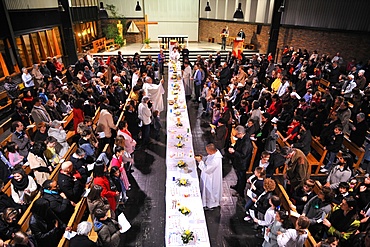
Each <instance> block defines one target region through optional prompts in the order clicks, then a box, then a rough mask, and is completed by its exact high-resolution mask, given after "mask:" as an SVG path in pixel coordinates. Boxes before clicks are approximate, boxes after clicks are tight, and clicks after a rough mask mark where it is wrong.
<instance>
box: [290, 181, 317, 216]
mask: <svg viewBox="0 0 370 247" xmlns="http://www.w3.org/2000/svg"><path fill="white" fill-rule="evenodd" d="M314 186H315V181H314V180H313V179H307V180H306V181H305V182H304V185H303V186H299V187H298V188H297V189H296V190H294V191H293V194H292V196H291V199H292V201H293V204H294V205H293V206H295V207H296V210H297V212H298V213H300V214H302V211H303V208H304V205H306V203H307V202H308V201H309V200H311V198H313V197H314V196H315V195H316V193H315V192H314V191H313V187H314Z"/></svg>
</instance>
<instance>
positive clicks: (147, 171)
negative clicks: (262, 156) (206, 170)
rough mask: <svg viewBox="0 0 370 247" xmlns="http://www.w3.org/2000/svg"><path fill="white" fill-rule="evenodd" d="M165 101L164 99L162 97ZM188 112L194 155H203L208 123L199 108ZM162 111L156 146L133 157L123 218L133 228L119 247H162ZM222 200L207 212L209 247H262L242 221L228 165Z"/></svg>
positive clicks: (163, 170)
mask: <svg viewBox="0 0 370 247" xmlns="http://www.w3.org/2000/svg"><path fill="white" fill-rule="evenodd" d="M164 98H166V96H164ZM188 111H189V117H190V122H191V126H192V135H193V142H194V143H193V144H194V152H196V153H200V154H204V155H205V154H206V153H205V145H206V144H207V143H208V142H209V140H210V135H209V130H210V129H209V127H208V124H207V119H205V118H203V117H202V116H201V113H202V107H201V106H199V107H198V104H195V103H193V102H191V101H189V102H188ZM165 112H166V110H164V111H163V113H162V116H161V120H162V124H163V129H162V133H161V138H160V141H159V142H156V141H154V140H152V141H153V142H152V144H150V146H149V148H148V149H146V150H145V151H140V152H138V153H136V154H135V160H136V165H135V168H134V169H135V172H134V173H132V177H131V178H130V179H131V182H132V190H131V191H129V192H128V196H129V201H128V205H127V207H126V211H125V214H126V216H127V218H128V220H129V221H130V222H131V224H132V228H131V229H130V230H129V231H128V232H127V233H126V234H125V241H124V242H125V243H124V244H122V246H130V247H131V246H132V247H133V246H135V247H141V246H142V247H161V246H164V227H165V220H164V219H165V197H164V196H165V176H166V169H165V152H166V147H165V143H166V136H165V129H166V122H165V115H164V114H165ZM223 177H224V179H223V198H222V205H221V207H220V208H218V209H216V210H214V211H206V212H205V214H206V220H207V226H208V232H209V237H210V241H211V246H212V247H224V246H225V247H226V246H227V247H239V246H240V247H242V246H243V247H244V246H251V247H253V246H261V243H262V241H261V240H260V239H257V238H255V233H256V231H255V230H253V228H252V227H251V225H250V224H248V223H246V222H244V221H243V217H244V210H243V205H242V203H243V202H242V201H241V200H240V199H238V198H237V197H233V196H232V195H231V194H232V191H231V190H230V188H229V187H230V185H233V184H235V180H236V176H235V173H234V171H233V170H232V168H231V165H229V164H226V163H225V164H224V165H223Z"/></svg>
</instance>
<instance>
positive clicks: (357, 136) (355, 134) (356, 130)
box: [349, 112, 369, 147]
mask: <svg viewBox="0 0 370 247" xmlns="http://www.w3.org/2000/svg"><path fill="white" fill-rule="evenodd" d="M351 125H352V124H351ZM368 128H369V127H368V125H367V123H366V121H365V114H364V113H362V112H360V113H359V114H357V115H356V122H355V124H353V125H352V126H351V134H350V136H349V139H350V140H351V141H352V142H353V143H354V144H356V145H357V146H358V147H362V145H363V144H364V142H365V138H366V132H367V130H368Z"/></svg>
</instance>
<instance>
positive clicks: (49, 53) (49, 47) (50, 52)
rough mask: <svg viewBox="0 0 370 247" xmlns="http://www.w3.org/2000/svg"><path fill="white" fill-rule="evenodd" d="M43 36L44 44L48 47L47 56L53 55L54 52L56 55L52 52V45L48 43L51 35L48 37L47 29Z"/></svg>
mask: <svg viewBox="0 0 370 247" xmlns="http://www.w3.org/2000/svg"><path fill="white" fill-rule="evenodd" d="M45 38H46V46H47V48H48V56H49V57H54V54H55V55H56V53H54V51H53V47H52V46H51V43H50V39H51V37H49V34H48V31H47V30H46V31H45Z"/></svg>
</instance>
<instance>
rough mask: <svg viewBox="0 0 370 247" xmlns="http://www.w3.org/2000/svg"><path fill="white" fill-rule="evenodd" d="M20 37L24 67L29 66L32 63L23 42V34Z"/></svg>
mask: <svg viewBox="0 0 370 247" xmlns="http://www.w3.org/2000/svg"><path fill="white" fill-rule="evenodd" d="M20 38H21V45H22V50H23V55H24V58H25V59H26V66H25V67H31V66H32V63H31V59H30V55H29V54H28V51H27V47H26V42H24V38H23V35H21V36H20Z"/></svg>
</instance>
